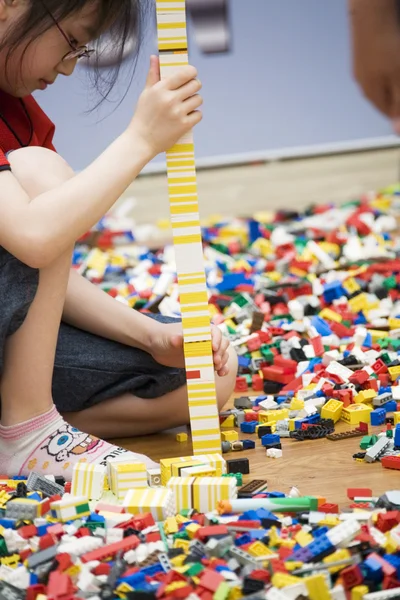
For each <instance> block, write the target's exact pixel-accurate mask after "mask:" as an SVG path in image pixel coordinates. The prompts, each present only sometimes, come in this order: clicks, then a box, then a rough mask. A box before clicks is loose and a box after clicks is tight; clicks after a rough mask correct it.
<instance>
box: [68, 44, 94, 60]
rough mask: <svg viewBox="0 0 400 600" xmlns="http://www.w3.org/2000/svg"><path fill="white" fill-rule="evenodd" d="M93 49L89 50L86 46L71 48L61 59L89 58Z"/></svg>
mask: <svg viewBox="0 0 400 600" xmlns="http://www.w3.org/2000/svg"><path fill="white" fill-rule="evenodd" d="M93 52H94V50H89V49H88V48H85V47H82V48H77V49H76V50H71V52H68V54H66V55H65V56H64V58H63V60H76V59H78V60H80V59H81V58H89V57H90V56H92V54H93Z"/></svg>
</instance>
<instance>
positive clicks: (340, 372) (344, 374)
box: [326, 360, 353, 382]
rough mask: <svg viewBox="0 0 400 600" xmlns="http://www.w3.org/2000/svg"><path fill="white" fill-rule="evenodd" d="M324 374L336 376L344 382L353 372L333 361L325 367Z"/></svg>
mask: <svg viewBox="0 0 400 600" xmlns="http://www.w3.org/2000/svg"><path fill="white" fill-rule="evenodd" d="M326 372H327V373H331V374H332V375H337V376H338V377H340V378H341V379H343V381H346V382H347V381H348V380H349V378H350V377H351V376H352V375H353V371H352V370H351V369H349V368H348V367H346V366H345V365H341V364H340V363H338V362H337V361H336V360H333V361H332V362H331V363H329V365H328V366H327V367H326Z"/></svg>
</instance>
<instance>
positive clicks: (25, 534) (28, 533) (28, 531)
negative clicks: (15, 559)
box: [18, 525, 37, 540]
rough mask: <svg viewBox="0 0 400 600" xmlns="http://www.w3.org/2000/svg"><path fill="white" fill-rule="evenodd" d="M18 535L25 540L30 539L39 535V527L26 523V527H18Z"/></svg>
mask: <svg viewBox="0 0 400 600" xmlns="http://www.w3.org/2000/svg"><path fill="white" fill-rule="evenodd" d="M18 535H20V536H21V537H22V538H24V540H29V538H31V537H34V536H35V535H37V527H36V526H35V525H24V527H20V528H19V529H18Z"/></svg>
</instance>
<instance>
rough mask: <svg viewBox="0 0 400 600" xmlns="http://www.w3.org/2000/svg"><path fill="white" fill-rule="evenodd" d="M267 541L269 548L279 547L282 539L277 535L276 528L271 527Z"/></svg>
mask: <svg viewBox="0 0 400 600" xmlns="http://www.w3.org/2000/svg"><path fill="white" fill-rule="evenodd" d="M269 541H270V545H271V546H280V545H281V543H282V538H281V536H280V535H279V531H278V529H277V528H276V527H271V529H270V530H269Z"/></svg>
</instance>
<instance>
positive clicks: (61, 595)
mask: <svg viewBox="0 0 400 600" xmlns="http://www.w3.org/2000/svg"><path fill="white" fill-rule="evenodd" d="M75 590H76V588H75V587H74V584H73V583H72V580H71V578H70V577H69V575H67V574H66V573H59V572H58V571H52V572H51V573H50V576H49V582H48V584H47V599H48V600H71V598H72V595H73V593H74V592H75Z"/></svg>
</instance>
